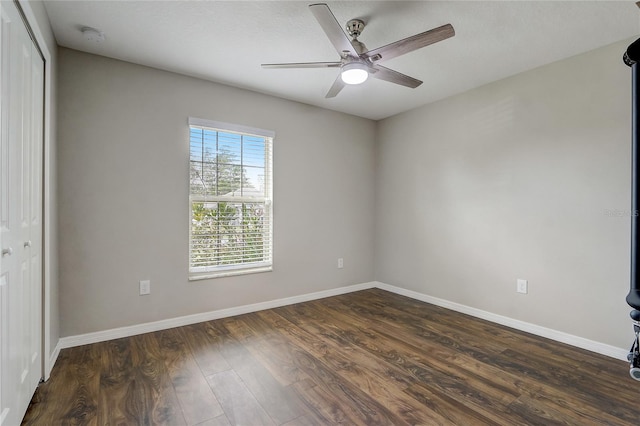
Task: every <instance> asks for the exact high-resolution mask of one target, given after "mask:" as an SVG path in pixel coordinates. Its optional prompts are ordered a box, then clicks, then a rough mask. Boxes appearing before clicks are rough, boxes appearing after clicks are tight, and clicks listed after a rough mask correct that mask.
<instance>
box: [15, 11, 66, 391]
mask: <svg viewBox="0 0 640 426" xmlns="http://www.w3.org/2000/svg"><path fill="white" fill-rule="evenodd" d="M14 1H15V2H16V3H17V5H18V9H19V10H21V11H22V13H23V14H24V17H25V19H26V20H27V24H28V26H29V27H30V32H31V34H32V35H33V37H34V38H35V40H34V41H35V43H36V44H37V46H38V48H39V49H40V52H41V53H42V56H43V57H44V111H43V118H44V122H43V139H44V140H43V150H42V152H43V159H42V167H43V170H42V189H43V199H42V206H43V212H42V251H43V252H42V261H43V265H42V306H41V309H42V354H41V357H42V366H41V371H40V376H41V378H42V379H44V380H48V379H49V375H50V374H51V369H52V368H53V364H54V363H55V361H56V358H57V357H58V354H59V352H60V349H59V346H58V342H57V341H56V342H55V343H54V344H55V346H54V348H53V351H52V344H53V342H52V341H51V337H52V336H51V335H52V332H53V329H52V327H53V326H54V325H53V324H52V321H51V315H52V314H54V315H57V311H58V304H57V303H55V302H56V301H55V300H53V299H52V295H51V287H52V283H57V277H56V274H57V267H56V253H57V250H55V247H54V246H53V243H54V239H57V238H56V227H55V218H56V212H55V211H54V210H53V207H54V206H55V203H54V202H53V200H54V199H55V190H56V187H55V182H56V176H55V167H54V166H55V163H54V160H53V159H54V155H55V152H54V150H53V148H54V147H52V141H54V140H55V139H54V136H53V133H52V130H53V123H54V118H55V117H54V116H53V112H54V111H53V102H52V100H53V94H54V82H53V80H52V78H51V77H52V72H53V66H52V55H51V52H50V51H49V46H48V45H47V42H46V38H45V37H44V35H43V29H42V28H41V27H40V25H39V23H38V20H37V19H36V15H35V13H34V12H33V9H32V8H31V5H30V4H29V1H28V0H14ZM42 7H44V5H43V6H42ZM47 19H48V18H47ZM46 30H47V31H51V30H50V28H47V29H46ZM53 303H55V305H53ZM52 308H53V309H52ZM55 327H56V330H55V334H56V336H55V337H56V340H59V338H58V337H59V331H58V321H56V324H55Z"/></svg>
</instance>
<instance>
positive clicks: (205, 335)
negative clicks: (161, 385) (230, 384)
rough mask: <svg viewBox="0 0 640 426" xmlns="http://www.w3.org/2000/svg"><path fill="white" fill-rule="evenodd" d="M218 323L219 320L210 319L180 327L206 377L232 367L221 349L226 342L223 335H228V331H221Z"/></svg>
mask: <svg viewBox="0 0 640 426" xmlns="http://www.w3.org/2000/svg"><path fill="white" fill-rule="evenodd" d="M217 324H218V322H217V321H208V322H203V323H199V324H193V325H188V326H185V327H182V328H181V329H179V330H180V332H181V333H182V337H183V338H184V340H185V342H186V343H187V345H188V347H189V349H190V350H191V353H192V354H193V357H194V358H195V360H196V362H197V363H198V366H199V367H200V370H201V371H202V374H203V375H204V376H205V377H206V376H210V375H211V374H214V373H219V372H221V371H226V370H229V369H230V368H231V366H230V365H229V363H227V361H226V359H225V358H224V356H223V355H222V351H221V347H222V345H223V343H224V338H223V337H221V336H226V335H227V334H228V331H227V333H224V334H223V333H220V332H219V328H216V325H217ZM225 331H226V330H225Z"/></svg>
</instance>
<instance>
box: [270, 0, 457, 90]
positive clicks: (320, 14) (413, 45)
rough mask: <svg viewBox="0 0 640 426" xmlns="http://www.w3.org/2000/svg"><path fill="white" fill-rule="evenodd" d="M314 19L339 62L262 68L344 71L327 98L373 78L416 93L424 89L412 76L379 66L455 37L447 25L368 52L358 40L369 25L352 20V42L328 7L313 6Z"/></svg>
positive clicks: (452, 30)
mask: <svg viewBox="0 0 640 426" xmlns="http://www.w3.org/2000/svg"><path fill="white" fill-rule="evenodd" d="M309 9H310V10H311V13H313V16H315V18H316V20H317V21H318V23H319V24H320V26H321V27H322V29H323V30H324V32H325V34H326V35H327V37H329V40H330V41H331V44H333V46H334V47H335V49H336V50H337V51H338V54H339V55H340V61H339V62H302V63H286V64H262V67H263V68H340V74H339V75H338V78H336V80H335V82H334V83H333V85H332V86H331V88H330V89H329V92H328V93H327V95H326V96H325V97H326V98H333V97H335V96H336V95H337V94H338V93H340V91H341V90H342V88H343V87H344V86H345V84H361V83H364V82H365V81H366V80H367V78H368V77H369V76H372V77H374V78H377V79H380V80H385V81H389V82H391V83H395V84H400V85H402V86H406V87H410V88H412V89H414V88H416V87H418V86H420V85H421V84H422V81H420V80H417V79H415V78H413V77H409V76H408V75H404V74H401V73H399V72H397V71H394V70H392V69H389V68H386V67H383V66H382V65H379V62H384V61H386V60H389V59H392V58H395V57H397V56H400V55H404V54H405V53H409V52H412V51H414V50H417V49H420V48H421V47H425V46H428V45H430V44H433V43H436V42H439V41H441V40H444V39H447V38H449V37H453V36H454V35H455V31H454V29H453V27H452V26H451V24H446V25H443V26H441V27H438V28H434V29H432V30H429V31H425V32H423V33H420V34H416V35H414V36H411V37H407V38H405V39H402V40H398V41H396V42H395V43H391V44H387V45H386V46H382V47H378V48H377V49H373V50H367V48H366V46H365V45H364V43H362V42H361V41H359V40H358V36H359V35H360V34H361V33H362V30H363V29H364V26H365V23H364V22H363V21H361V20H360V19H352V20H350V21H349V22H347V26H346V29H347V32H348V33H349V35H350V36H351V38H352V39H351V40H349V38H348V37H347V35H346V34H345V33H344V31H343V30H342V28H341V27H340V24H338V20H337V19H336V17H335V16H334V15H333V13H331V10H330V9H329V6H327V5H326V4H324V3H318V4H312V5H309Z"/></svg>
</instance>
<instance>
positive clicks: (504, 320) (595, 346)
mask: <svg viewBox="0 0 640 426" xmlns="http://www.w3.org/2000/svg"><path fill="white" fill-rule="evenodd" d="M374 284H375V287H377V288H379V289H382V290H387V291H390V292H392V293H396V294H399V295H402V296H407V297H410V298H412V299H416V300H420V301H422V302H427V303H431V304H433V305H437V306H441V307H443V308H447V309H451V310H452V311H456V312H462V313H463V314H467V315H471V316H473V317H476V318H481V319H484V320H487V321H491V322H495V323H498V324H502V325H505V326H507V327H511V328H515V329H516V330H520V331H525V332H527V333H531V334H535V335H536V336H541V337H545V338H547V339H551V340H555V341H557V342H561V343H566V344H568V345H571V346H575V347H578V348H581V349H586V350H588V351H591V352H596V353H599V354H601V355H606V356H609V357H611V358H616V359H620V360H623V361H626V360H627V354H628V353H629V351H628V350H627V349H623V348H618V347H615V346H611V345H607V344H605V343H600V342H596V341H594V340H589V339H585V338H583V337H578V336H574V335H572V334H568V333H564V332H562V331H558V330H553V329H551V328H546V327H541V326H539V325H536V324H531V323H528V322H524V321H520V320H517V319H513V318H509V317H505V316H502V315H498V314H494V313H491V312H487V311H483V310H481V309H476V308H472V307H470V306H466V305H461V304H459V303H455V302H450V301H448V300H444V299H439V298H437V297H433V296H428V295H426V294H422V293H418V292H416V291H412V290H406V289H404V288H400V287H396V286H393V285H389V284H385V283H381V282H375V283H374Z"/></svg>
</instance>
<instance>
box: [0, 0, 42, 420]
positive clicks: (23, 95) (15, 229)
mask: <svg viewBox="0 0 640 426" xmlns="http://www.w3.org/2000/svg"><path fill="white" fill-rule="evenodd" d="M0 7H1V14H0V16H1V19H0V26H1V28H0V90H1V93H0V95H1V96H0V99H1V102H0V116H1V121H0V137H1V138H0V147H1V149H0V167H1V169H0V189H1V191H2V192H1V195H0V247H1V248H2V257H1V258H0V357H1V359H0V425H15V424H20V421H21V420H22V417H23V415H24V413H25V412H26V409H27V407H28V404H29V401H30V400H31V397H32V395H33V392H34V391H35V389H36V387H37V385H38V381H39V380H40V377H41V372H42V368H41V348H42V343H41V342H42V333H41V330H42V325H41V313H42V307H41V306H42V128H43V127H42V125H43V123H42V117H43V77H44V63H43V61H42V58H41V57H40V55H39V53H38V51H37V49H36V47H35V46H34V45H33V42H32V41H31V39H30V38H29V34H28V32H27V29H26V28H25V26H24V23H23V22H22V19H21V17H20V14H19V12H18V10H17V8H16V5H15V4H14V3H13V2H9V1H2V2H0Z"/></svg>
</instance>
